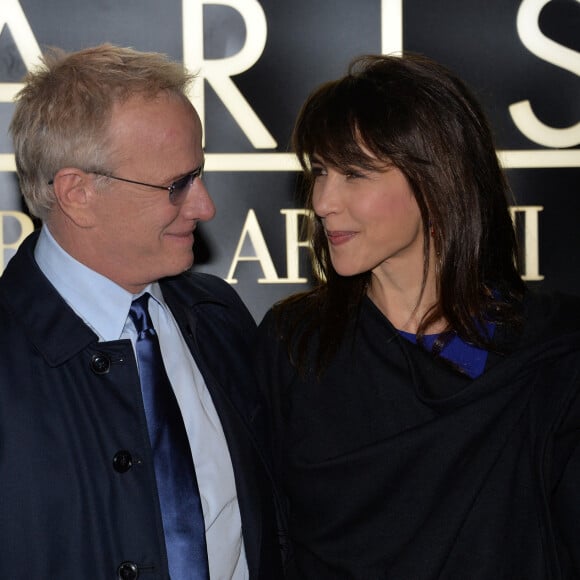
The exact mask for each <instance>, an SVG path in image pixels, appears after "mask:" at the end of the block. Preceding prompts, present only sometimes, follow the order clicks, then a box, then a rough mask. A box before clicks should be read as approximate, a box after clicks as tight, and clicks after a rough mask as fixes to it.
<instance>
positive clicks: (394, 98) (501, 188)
mask: <svg viewBox="0 0 580 580" xmlns="http://www.w3.org/2000/svg"><path fill="white" fill-rule="evenodd" d="M292 139H293V147H294V150H295V152H296V154H297V156H298V159H299V161H300V164H301V165H302V168H303V170H304V178H305V183H306V185H307V197H306V202H305V206H306V207H307V208H308V209H310V210H312V185H313V176H312V172H311V168H310V163H311V158H312V156H313V155H316V156H317V157H318V158H320V159H322V160H324V162H325V163H326V164H329V165H332V166H335V167H337V168H345V169H346V168H352V167H362V168H370V169H372V168H376V166H377V160H379V162H382V163H383V164H384V163H385V162H386V163H389V164H392V165H394V166H395V167H397V168H398V169H399V170H400V171H401V172H402V173H403V174H404V175H405V177H406V178H407V180H408V182H409V184H410V186H411V188H412V190H413V192H414V195H415V198H416V201H417V204H418V206H419V209H420V211H421V216H422V220H423V230H424V232H423V233H424V240H425V242H424V256H425V260H424V276H423V285H425V280H426V274H427V271H428V268H429V250H430V244H431V243H433V244H434V249H435V254H436V260H437V263H436V264H435V271H436V279H437V291H438V297H439V300H438V303H437V304H436V305H434V306H433V307H432V308H431V310H430V311H429V312H427V314H426V315H425V316H424V318H423V319H422V320H421V322H420V324H419V328H418V332H417V335H418V338H419V340H420V341H421V340H422V337H423V336H424V333H425V329H426V328H428V327H429V325H430V324H431V323H432V322H434V321H436V320H439V319H441V318H444V319H445V320H446V321H447V322H448V330H449V331H453V332H455V333H456V334H457V335H458V336H459V337H461V338H462V339H463V340H465V341H466V342H469V343H472V344H474V345H477V346H480V347H484V348H488V349H489V348H491V341H490V339H489V337H488V336H487V333H486V331H485V330H484V329H485V328H486V326H485V322H486V321H488V320H492V321H493V322H495V323H496V324H515V323H517V322H518V312H519V308H518V307H519V304H520V302H521V298H522V296H523V293H524V284H523V282H522V280H521V277H520V276H519V274H518V272H517V267H516V237H515V232H514V227H513V223H512V220H511V217H510V214H509V208H508V193H509V188H508V185H507V181H506V179H505V176H504V174H503V172H502V170H501V168H500V166H499V162H498V159H497V156H496V151H495V146H494V142H493V137H492V134H491V130H490V128H489V125H488V123H487V121H486V118H485V115H484V113H483V111H482V109H481V106H480V105H479V103H478V102H477V100H476V99H475V98H474V96H473V95H472V94H471V92H470V91H469V90H468V88H467V87H466V86H465V84H464V83H463V82H462V81H461V80H460V79H459V78H457V77H456V76H455V75H454V74H453V73H451V72H450V71H449V70H448V69H446V68H445V67H443V66H442V65H440V64H438V63H436V62H434V61H433V60H431V59H428V58H426V57H424V56H420V55H412V54H407V55H404V56H362V57H360V58H358V59H356V60H354V61H353V62H352V63H351V65H350V67H349V70H348V74H347V75H346V76H344V77H343V78H341V79H338V80H335V81H332V82H328V83H325V84H323V85H322V86H321V87H319V88H318V89H317V90H315V91H314V92H313V93H312V94H311V95H310V96H309V97H308V99H307V100H306V102H305V103H304V105H303V107H302V109H301V111H300V113H299V115H298V118H297V121H296V125H295V128H294V132H293V138H292ZM369 152H370V154H372V156H373V157H374V159H373V158H371V157H370V156H369ZM309 230H310V231H309V239H310V241H311V244H312V262H313V270H314V273H315V275H317V277H318V284H317V286H316V287H315V288H314V289H313V290H311V291H309V292H306V293H303V294H300V295H297V296H294V297H291V298H290V299H288V300H286V301H284V302H283V303H282V304H283V305H284V304H285V305H290V304H292V303H295V302H297V301H300V303H301V304H304V305H306V306H305V308H306V312H304V310H303V309H302V308H301V310H302V312H303V313H304V320H301V321H296V322H295V323H294V322H292V323H291V326H290V328H289V331H290V342H291V343H292V344H294V347H296V346H298V350H295V349H294V350H293V352H294V356H296V355H297V356H298V363H299V364H300V363H301V362H303V360H302V358H303V355H304V352H305V348H306V345H307V342H308V341H309V338H310V337H311V335H312V334H313V333H314V331H317V332H320V336H319V339H320V342H319V345H320V346H319V352H318V366H319V368H320V367H321V366H324V364H326V362H327V361H328V359H329V357H331V356H332V354H333V353H334V351H335V350H336V348H337V347H338V344H339V343H340V341H341V340H342V337H343V335H344V333H345V329H346V325H347V324H348V321H349V320H352V316H356V312H358V307H359V305H360V302H361V300H362V298H363V296H364V295H365V293H366V290H367V287H368V284H369V281H370V275H371V274H370V272H366V273H362V274H360V275H357V276H353V277H342V276H339V275H338V274H337V273H336V272H335V271H334V268H333V267H332V264H331V261H330V257H329V249H328V243H327V240H326V237H325V235H324V230H323V227H322V225H321V222H320V220H319V219H318V218H317V217H316V216H315V215H314V213H313V214H312V219H311V221H310V224H309Z"/></svg>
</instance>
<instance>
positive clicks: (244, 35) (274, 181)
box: [0, 0, 580, 320]
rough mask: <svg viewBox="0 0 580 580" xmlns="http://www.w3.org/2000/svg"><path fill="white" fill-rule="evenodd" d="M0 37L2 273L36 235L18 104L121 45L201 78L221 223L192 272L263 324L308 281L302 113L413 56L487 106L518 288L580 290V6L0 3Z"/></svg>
mask: <svg viewBox="0 0 580 580" xmlns="http://www.w3.org/2000/svg"><path fill="white" fill-rule="evenodd" d="M0 26H1V31H0V216H1V220H0V243H2V244H3V252H2V253H1V255H0V258H1V259H0V269H3V268H4V266H5V264H6V262H7V261H8V260H9V259H10V257H11V256H12V255H13V254H14V251H15V248H16V247H17V245H18V243H19V242H20V241H21V239H22V236H23V235H24V234H25V233H26V232H28V231H30V229H31V228H32V222H31V221H30V219H29V218H28V216H27V215H26V213H25V210H24V208H23V206H22V203H21V200H20V196H19V192H18V186H17V183H16V179H15V176H14V161H13V156H12V146H11V142H10V139H9V136H8V124H9V120H10V116H11V114H12V110H13V105H12V103H11V102H12V99H13V96H14V94H15V92H16V91H17V90H18V87H19V85H18V83H19V81H20V79H21V78H22V76H23V75H24V73H25V72H26V70H27V68H31V67H33V66H34V65H35V63H36V62H37V59H38V57H39V55H40V53H41V52H42V51H44V50H46V48H47V47H49V46H59V47H62V48H64V49H68V50H76V49H80V48H83V47H87V46H91V45H95V44H98V43H101V42H112V43H116V44H120V45H125V46H133V47H135V48H137V49H141V50H154V51H160V52H164V53H166V54H168V55H169V56H171V57H172V58H174V59H177V60H180V61H182V62H184V63H185V64H186V66H188V67H189V68H190V69H191V70H192V71H194V72H197V74H198V79H197V82H196V84H195V86H194V90H193V92H192V94H191V98H192V101H193V102H194V104H195V105H196V107H197V108H198V111H199V112H200V114H201V116H202V120H203V123H204V126H205V131H206V139H205V149H206V155H207V163H206V165H207V173H206V178H205V180H206V183H207V186H208V188H209V190H210V193H211V194H212V196H213V197H214V200H215V202H216V206H217V209H218V214H217V216H216V218H215V219H214V220H213V221H212V222H210V223H208V224H204V225H203V226H202V228H201V231H200V236H198V238H199V239H198V241H197V251H196V256H197V258H196V259H197V264H196V266H195V267H196V268H198V269H199V270H202V271H207V272H211V273H214V274H216V275H218V276H221V277H222V278H224V279H227V280H228V281H229V282H230V283H231V284H233V285H234V286H235V287H236V289H237V290H238V292H239V293H240V294H241V296H242V297H243V299H244V300H245V301H246V303H247V304H248V306H249V308H250V310H251V311H252V313H253V314H254V316H255V317H256V319H258V320H259V319H261V317H262V315H263V314H264V312H265V310H266V309H267V308H268V307H269V306H270V304H271V303H272V302H274V301H275V300H278V299H280V298H282V297H283V296H286V295H287V294H289V293H291V292H294V291H297V290H303V289H305V288H307V287H308V285H309V280H310V275H309V271H308V267H307V259H306V258H307V249H306V248H305V247H304V244H303V243H302V242H301V240H300V238H299V234H298V231H299V225H300V222H301V220H302V212H301V211H300V204H299V202H298V201H297V198H296V196H295V193H296V190H297V183H298V181H299V174H298V173H297V165H296V162H295V160H294V159H293V157H292V155H291V154H289V139H290V134H291V130H292V126H293V122H294V119H295V117H296V114H297V112H298V110H299V108H300V105H301V103H302V102H303V101H304V99H305V98H306V96H307V95H308V93H309V92H310V91H311V90H312V89H314V88H315V87H316V86H317V85H318V84H320V83H321V82H324V81H326V80H329V79H331V78H334V77H337V76H339V75H342V74H343V73H344V72H345V70H346V67H347V65H348V62H349V61H350V60H351V59H352V58H353V57H355V56H357V55H360V54H363V53H381V52H382V53H388V52H393V51H399V50H401V49H405V50H411V51H415V52H421V53H424V54H427V55H429V56H432V57H434V58H436V59H438V60H439V61H441V62H443V63H444V64H446V65H448V66H449V67H451V68H452V69H454V70H455V71H456V72H457V73H458V74H459V75H460V76H461V77H462V78H464V79H465V80H466V81H467V83H468V84H469V85H470V86H471V87H472V88H473V90H474V91H475V92H476V94H477V95H478V96H479V98H480V100H481V101H482V103H483V105H484V108H485V110H486V112H487V113H488V115H489V117H490V120H491V123H492V126H493V128H494V131H495V134H496V140H497V146H498V154H499V155H500V158H501V159H502V162H503V163H504V166H505V167H506V171H507V174H508V178H509V180H510V183H511V185H512V188H513V191H514V195H515V200H516V202H515V206H514V208H513V210H514V222H515V224H516V227H517V230H518V237H519V239H520V241H521V244H522V251H521V256H520V270H521V273H522V276H523V277H524V278H525V279H527V280H528V281H530V283H531V284H532V285H535V286H541V287H544V288H549V289H560V290H563V291H567V292H572V293H578V292H579V290H578V288H580V286H579V284H578V283H579V281H580V272H579V270H578V268H577V267H576V265H575V259H574V258H575V255H576V251H577V250H578V248H580V228H579V227H578V225H577V222H578V218H579V217H580V196H579V195H578V183H579V182H580V180H579V177H580V174H579V172H580V149H579V144H580V78H579V77H580V2H579V1H578V0H551V1H550V0H523V1H521V2H520V1H515V0H514V1H506V0H463V1H461V0H440V1H438V2H432V1H430V0H404V1H403V0H382V1H381V0H362V1H360V0H359V1H358V2H352V1H351V0H315V1H313V0H293V1H292V2H279V1H278V0H264V1H262V2H257V1H256V0H222V1H220V2H217V1H213V2H208V1H199V0H163V1H162V0H125V1H124V2H114V1H110V0H98V1H88V0H51V2H44V1H42V0H2V2H1V3H0Z"/></svg>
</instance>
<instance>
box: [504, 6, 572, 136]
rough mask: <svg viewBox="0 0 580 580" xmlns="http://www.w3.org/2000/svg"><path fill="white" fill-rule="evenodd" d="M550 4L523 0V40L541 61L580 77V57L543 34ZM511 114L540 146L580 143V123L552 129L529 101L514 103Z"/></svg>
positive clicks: (520, 26) (519, 21)
mask: <svg viewBox="0 0 580 580" xmlns="http://www.w3.org/2000/svg"><path fill="white" fill-rule="evenodd" d="M577 1H578V2H580V0H577ZM549 2H550V0H522V3H521V5H520V8H519V10H518V16H517V29H518V34H519V36H520V39H521V41H522V43H523V44H524V46H525V47H526V48H527V49H528V50H529V51H530V52H532V53H533V54H535V55H536V56H537V57H538V58H541V59H542V60H545V61H547V62H549V63H552V64H555V65H556V66H558V67H560V68H563V69H566V70H568V71H570V72H572V73H574V74H576V75H579V76H580V54H578V53H577V52H575V51H573V50H571V49H569V48H567V47H565V46H562V45H561V44H558V43H557V42H554V41H553V40H550V39H549V38H547V37H546V36H544V35H543V34H542V32H541V30H540V28H539V26H538V19H539V16H540V12H541V11H542V8H543V7H544V6H545V5H546V4H548V3H549ZM509 112H510V115H511V117H512V120H513V122H514V123H515V125H516V127H517V128H518V129H519V130H520V131H521V132H522V133H523V134H524V135H525V136H526V137H527V138H528V139H531V140H532V141H534V142H536V143H538V144H539V145H544V146H546V147H574V146H575V145H578V144H579V143H580V123H576V124H575V125H572V126H571V127H566V128H564V129H557V128H554V127H549V126H548V125H545V124H544V123H542V122H541V121H540V120H539V119H538V118H537V117H536V116H535V115H534V112H533V111H532V107H531V105H530V101H528V100H525V101H519V102H518V103H513V104H512V105H510V107H509Z"/></svg>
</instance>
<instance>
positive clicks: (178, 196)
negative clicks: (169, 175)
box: [169, 173, 194, 204]
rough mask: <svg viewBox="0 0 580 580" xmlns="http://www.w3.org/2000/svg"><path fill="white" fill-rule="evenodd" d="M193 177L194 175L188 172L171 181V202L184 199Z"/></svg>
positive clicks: (179, 201)
mask: <svg viewBox="0 0 580 580" xmlns="http://www.w3.org/2000/svg"><path fill="white" fill-rule="evenodd" d="M193 179H194V175H193V174H192V173H190V174H189V175H186V176H184V177H182V178H181V179H178V180H177V181H176V182H174V183H173V185H172V187H171V193H170V194H169V199H170V200H171V203H176V204H177V203H181V202H182V201H183V200H184V199H185V196H186V195H187V192H188V191H189V187H190V185H191V183H192V182H193Z"/></svg>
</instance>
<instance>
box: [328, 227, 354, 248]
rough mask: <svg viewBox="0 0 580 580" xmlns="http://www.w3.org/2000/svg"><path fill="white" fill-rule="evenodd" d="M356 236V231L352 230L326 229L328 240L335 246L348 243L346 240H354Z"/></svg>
mask: <svg viewBox="0 0 580 580" xmlns="http://www.w3.org/2000/svg"><path fill="white" fill-rule="evenodd" d="M354 236H356V232H352V231H340V230H334V231H328V230H327V231H326V237H327V238H328V242H329V243H330V244H332V245H333V246H340V245H341V244H346V242H348V241H350V240H352V238H354Z"/></svg>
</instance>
